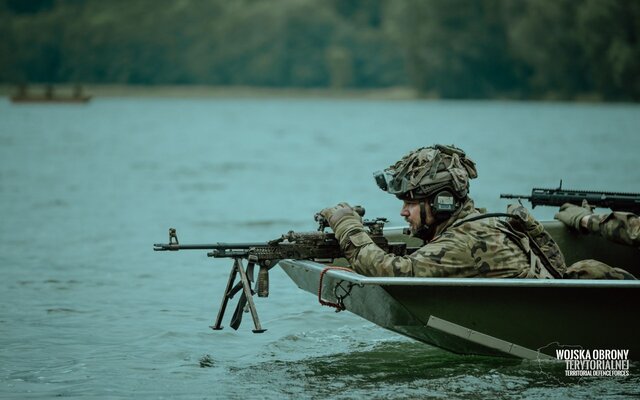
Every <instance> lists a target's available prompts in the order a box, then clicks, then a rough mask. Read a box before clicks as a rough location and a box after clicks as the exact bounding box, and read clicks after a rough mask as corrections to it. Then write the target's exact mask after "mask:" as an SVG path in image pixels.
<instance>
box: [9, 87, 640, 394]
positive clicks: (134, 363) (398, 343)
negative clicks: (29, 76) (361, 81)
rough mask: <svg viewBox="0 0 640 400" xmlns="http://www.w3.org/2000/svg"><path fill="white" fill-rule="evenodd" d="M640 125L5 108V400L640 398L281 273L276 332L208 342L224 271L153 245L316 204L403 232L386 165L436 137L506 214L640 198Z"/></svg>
mask: <svg viewBox="0 0 640 400" xmlns="http://www.w3.org/2000/svg"><path fill="white" fill-rule="evenodd" d="M638 127H640V107H638V106H637V105H624V104H617V105H595V104H593V105H592V104H560V103H557V104H556V103H511V102H446V101H366V100H335V99H304V100H301V99H255V100H254V99H193V100H188V99H136V98H127V99H118V98H111V99H96V100H95V101H93V102H92V103H90V104H89V105H86V106H73V105H21V106H18V105H12V104H10V103H9V102H8V101H7V100H6V99H3V100H0V160H1V161H0V210H1V211H0V216H1V217H2V222H3V223H2V227H1V228H0V249H1V251H0V262H1V264H0V265H1V270H0V271H1V276H0V278H1V279H0V396H1V397H4V398H51V397H82V398H105V397H106V398H133V397H135V398H175V397H181V398H199V399H201V398H282V397H291V398H318V399H320V398H364V397H372V398H388V397H393V398H478V399H480V398H486V397H489V396H493V397H497V398H504V397H511V398H550V397H551V398H555V397H566V398H572V397H573V398H585V397H594V398H602V397H608V398H625V397H634V396H639V395H640V385H639V383H640V379H639V378H638V371H637V367H636V366H634V367H633V368H632V371H631V377H629V378H623V379H614V378H599V379H583V380H576V379H569V378H564V377H563V372H564V371H563V369H562V368H558V367H557V366H543V367H540V366H539V365H537V363H530V362H521V361H515V362H514V361H508V360H503V359H493V358H482V357H469V356H466V357H464V356H456V355H452V354H449V353H446V352H444V351H441V350H438V349H435V348H432V347H430V346H427V345H424V344H421V343H417V342H414V341H411V340H409V339H406V338H403V337H401V336H398V335H396V334H393V333H391V332H387V331H385V330H383V329H381V328H379V327H377V326H375V325H372V324H370V323H368V322H367V321H364V320H362V319H360V318H359V317H356V316H354V315H352V314H349V313H339V314H336V313H334V312H333V311H332V310H331V309H329V308H324V307H321V306H320V305H319V304H317V299H315V298H314V296H312V295H310V294H309V293H306V292H303V291H301V290H299V289H298V288H297V287H296V286H295V285H294V284H293V283H292V282H291V281H290V280H289V279H288V278H287V277H286V275H285V274H284V273H283V272H282V271H281V270H279V269H275V270H273V271H272V276H271V296H270V297H269V298H268V299H258V300H257V307H258V310H259V313H260V317H261V321H262V323H263V325H264V326H265V327H266V328H268V331H267V332H266V333H264V334H261V335H254V334H252V333H251V332H250V323H249V322H250V320H249V321H245V323H244V325H243V326H242V327H241V328H240V330H239V331H237V332H235V331H233V330H231V329H230V328H228V327H227V328H226V329H224V330H223V331H220V332H213V331H211V330H210V329H209V328H208V326H209V325H211V324H212V322H213V320H214V318H215V315H216V313H217V307H218V305H219V302H220V299H221V296H222V290H223V288H224V285H225V283H226V279H227V276H228V270H229V267H230V262H229V261H228V260H210V259H208V258H207V257H206V256H205V252H198V251H193V252H180V253H170V254H168V253H154V252H153V251H152V243H155V242H166V241H167V240H168V237H167V229H168V228H169V227H175V228H177V229H178V234H179V237H180V240H181V242H183V243H199V242H215V241H264V240H266V239H272V238H275V237H278V236H280V234H282V233H284V232H287V231H288V230H290V229H294V230H302V231H303V230H314V229H315V224H314V222H313V219H312V216H313V214H314V213H315V212H316V211H318V210H320V209H321V208H324V207H326V206H330V205H333V204H335V203H337V202H340V201H348V202H350V203H351V204H362V205H364V206H365V207H366V208H367V214H368V215H369V216H371V217H375V216H387V217H390V218H391V220H392V225H401V222H402V220H401V219H400V218H399V216H398V213H399V203H398V201H397V200H395V199H394V198H393V197H392V196H388V195H386V194H384V193H383V192H381V191H380V190H379V189H378V188H377V187H376V185H375V183H374V181H373V179H372V172H373V171H375V170H377V169H381V168H384V167H386V166H388V165H389V164H391V163H392V162H394V161H395V160H397V159H398V158H399V157H400V156H402V155H403V154H404V153H406V152H407V151H409V150H411V149H413V148H415V147H417V146H420V145H429V144H433V143H455V144H456V145H458V146H460V147H462V148H463V149H465V150H466V151H467V152H468V154H469V155H470V157H471V158H473V159H474V160H475V161H476V162H477V165H478V172H479V175H480V176H479V178H478V179H477V180H475V181H473V182H472V187H471V193H472V195H473V197H474V199H475V200H476V204H477V205H479V206H484V207H487V208H489V209H490V210H493V211H503V210H504V208H505V206H506V204H507V203H506V201H504V200H500V199H498V195H499V194H500V193H507V192H511V193H522V194H527V193H528V192H529V191H530V189H531V187H554V186H556V185H557V184H558V182H559V180H560V179H564V184H565V187H567V188H590V189H600V190H614V191H623V190H624V191H636V192H640V168H639V165H638V149H639V148H640V136H639V135H638ZM534 211H535V212H534V214H535V215H536V216H538V217H539V218H542V219H547V218H551V217H552V216H553V212H554V210H552V209H543V208H536V210H534ZM234 306H235V305H234ZM246 319H248V318H246ZM224 325H227V326H228V320H225V322H224ZM612 334H615V332H613V333H612Z"/></svg>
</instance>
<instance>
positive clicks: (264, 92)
mask: <svg viewBox="0 0 640 400" xmlns="http://www.w3.org/2000/svg"><path fill="white" fill-rule="evenodd" d="M46 86H47V85H45V84H33V85H29V86H28V88H27V90H28V92H27V93H28V95H29V96H33V97H39V96H42V95H43V94H44V93H45V89H46ZM74 87H75V85H73V84H58V85H54V97H60V98H68V97H71V96H72V94H73V91H74ZM17 91H18V88H17V86H15V85H6V84H4V85H0V96H5V97H11V96H13V95H15V94H16V93H17ZM82 94H83V95H85V96H91V97H92V98H108V97H147V98H153V97H157V98H270V97H275V98H329V99H365V100H366V99H372V100H415V99H419V98H421V96H419V95H418V93H417V92H416V91H415V90H414V89H412V88H409V87H391V88H376V89H331V88H266V87H250V86H207V85H148V86H146V85H111V84H104V85H97V84H96V85H94V84H88V85H82Z"/></svg>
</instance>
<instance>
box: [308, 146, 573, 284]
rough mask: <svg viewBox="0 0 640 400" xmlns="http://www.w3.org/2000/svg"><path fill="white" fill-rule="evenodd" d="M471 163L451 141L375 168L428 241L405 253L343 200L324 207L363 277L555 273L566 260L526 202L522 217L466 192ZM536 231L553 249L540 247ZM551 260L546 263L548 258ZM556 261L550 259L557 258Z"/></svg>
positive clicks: (537, 275)
mask: <svg viewBox="0 0 640 400" xmlns="http://www.w3.org/2000/svg"><path fill="white" fill-rule="evenodd" d="M476 177H477V172H476V167H475V163H474V162H473V161H472V160H471V159H470V158H468V157H467V156H466V154H465V152H464V151H462V150H461V149H458V148H456V147H454V146H442V145H435V146H431V147H423V148H419V149H416V150H414V151H412V152H410V153H409V154H407V155H406V156H404V157H403V158H402V159H401V160H400V161H398V162H397V163H395V164H394V165H392V166H390V167H389V168H387V169H386V170H384V171H379V172H377V173H376V174H375V178H376V182H377V183H378V186H380V188H381V189H383V190H384V191H386V192H388V193H390V194H394V195H396V196H397V197H398V198H399V199H400V200H402V201H403V206H402V210H401V212H400V215H401V216H402V217H404V218H405V220H406V221H407V222H408V223H409V226H410V229H411V232H412V234H413V235H414V236H417V237H419V238H421V239H423V240H424V242H425V245H424V246H423V247H421V248H420V249H418V250H417V251H415V252H414V253H412V254H411V255H407V256H395V255H393V254H389V253H385V252H384V251H383V250H382V249H380V248H379V247H378V246H376V245H375V243H373V241H372V240H371V238H370V237H369V236H368V235H367V233H366V231H365V229H364V227H363V225H362V222H361V219H360V217H359V216H358V215H357V214H356V213H355V212H354V211H353V210H352V209H351V207H349V205H348V204H346V203H340V204H338V205H337V206H335V207H330V208H326V209H324V210H322V211H321V212H320V213H321V214H322V215H323V216H324V217H325V218H326V219H327V221H329V224H330V226H331V228H332V229H333V231H334V233H335V235H336V238H337V239H338V240H339V242H340V247H341V248H342V250H343V252H344V254H345V257H346V258H347V259H348V260H349V262H350V264H351V266H352V268H354V269H355V270H356V271H357V272H358V273H361V274H363V275H368V276H415V277H469V278H471V277H486V278H553V277H561V274H562V272H563V271H564V268H565V266H564V259H563V258H562V255H561V253H560V251H559V249H558V248H557V245H555V242H552V240H551V243H550V242H549V241H548V240H549V239H550V237H549V236H548V234H547V235H546V236H545V235H544V234H546V232H544V229H542V226H541V225H540V224H539V223H538V222H537V221H535V220H534V219H533V218H532V217H531V216H530V215H529V214H528V212H527V211H526V210H525V209H524V207H519V208H518V207H515V208H512V209H511V211H514V213H515V214H519V215H522V216H524V218H515V217H514V218H512V219H508V220H501V219H499V218H498V217H497V216H496V215H495V214H483V213H482V212H481V211H480V210H477V209H476V208H475V207H474V202H473V200H472V199H471V198H470V197H469V196H468V191H469V180H470V179H473V178H476ZM533 236H536V237H537V238H544V239H543V240H542V242H543V244H544V245H547V247H552V248H553V249H554V251H552V252H550V253H547V254H544V253H543V252H541V251H540V246H539V245H538V243H537V242H536V241H537V239H533ZM550 260H551V262H550ZM554 264H555V265H554Z"/></svg>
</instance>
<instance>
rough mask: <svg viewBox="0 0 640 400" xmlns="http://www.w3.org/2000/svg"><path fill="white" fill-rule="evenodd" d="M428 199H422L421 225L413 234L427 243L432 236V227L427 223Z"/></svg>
mask: <svg viewBox="0 0 640 400" xmlns="http://www.w3.org/2000/svg"><path fill="white" fill-rule="evenodd" d="M425 203H426V201H424V200H423V201H421V202H419V203H418V204H420V227H419V228H418V229H417V231H416V232H415V233H414V234H413V236H415V237H417V238H420V239H422V240H423V241H424V242H425V243H426V242H427V241H428V240H429V239H430V236H432V232H431V227H430V226H429V225H427V206H426V205H425Z"/></svg>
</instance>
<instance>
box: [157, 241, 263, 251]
mask: <svg viewBox="0 0 640 400" xmlns="http://www.w3.org/2000/svg"><path fill="white" fill-rule="evenodd" d="M266 245H267V243H265V242H255V243H212V244H175V243H156V244H154V245H153V250H155V251H178V250H227V249H250V248H252V247H260V246H266Z"/></svg>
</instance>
